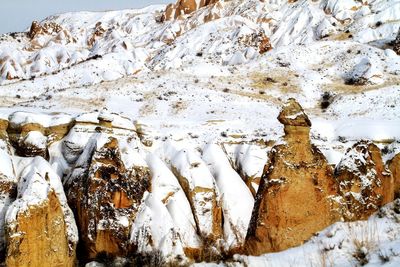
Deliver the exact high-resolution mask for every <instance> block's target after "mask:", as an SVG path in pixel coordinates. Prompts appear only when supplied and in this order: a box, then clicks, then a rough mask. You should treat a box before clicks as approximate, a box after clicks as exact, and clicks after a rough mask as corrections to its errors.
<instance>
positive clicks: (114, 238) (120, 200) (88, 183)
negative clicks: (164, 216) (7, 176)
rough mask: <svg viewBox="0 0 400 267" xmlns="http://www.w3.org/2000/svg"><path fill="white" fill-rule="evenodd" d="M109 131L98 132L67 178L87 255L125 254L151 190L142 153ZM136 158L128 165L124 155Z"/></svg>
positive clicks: (85, 257) (84, 256) (68, 189)
mask: <svg viewBox="0 0 400 267" xmlns="http://www.w3.org/2000/svg"><path fill="white" fill-rule="evenodd" d="M122 150H124V151H125V152H124V153H125V154H127V155H125V154H121V148H120V143H119V142H118V141H117V139H116V138H114V137H111V136H109V135H108V134H105V133H97V134H94V135H93V136H92V137H91V138H90V139H89V141H88V144H87V145H86V147H85V149H84V151H83V152H82V154H81V155H80V157H79V159H78V160H77V162H76V163H75V166H74V169H73V170H72V172H71V175H70V176H69V177H68V178H67V179H66V181H65V187H66V192H67V197H68V203H69V204H70V206H71V208H72V209H73V210H74V213H75V216H76V219H77V224H78V228H79V233H80V236H81V249H80V251H79V252H80V253H82V258H83V259H84V260H86V259H95V258H96V257H98V256H99V255H100V254H106V255H109V256H126V255H127V254H128V253H129V252H130V251H129V248H130V242H129V239H130V229H131V226H132V222H133V221H134V220H135V217H136V215H137V212H138V210H139V206H140V203H141V200H142V198H143V195H144V193H145V191H149V190H150V175H149V170H148V167H147V166H145V163H144V164H141V165H137V164H136V162H139V161H140V159H139V160H138V159H137V158H138V155H136V154H134V153H130V148H129V147H127V146H126V147H124V148H123V149H122ZM125 156H127V157H128V158H129V159H128V160H130V162H131V163H132V164H131V165H129V166H127V165H126V161H124V160H123V158H124V157H125Z"/></svg>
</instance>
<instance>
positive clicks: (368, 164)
mask: <svg viewBox="0 0 400 267" xmlns="http://www.w3.org/2000/svg"><path fill="white" fill-rule="evenodd" d="M335 178H336V180H337V183H338V185H339V194H340V195H341V196H342V197H343V198H344V200H345V202H346V205H347V209H348V211H347V212H346V213H345V214H344V218H345V219H346V220H348V221H356V220H365V219H367V218H368V217H369V216H370V215H372V213H374V212H375V211H377V210H378V208H379V207H381V206H382V205H385V204H387V203H389V202H391V201H393V199H394V184H393V176H392V174H391V173H390V171H389V170H387V169H386V168H385V165H384V163H383V162H382V156H381V151H380V149H379V148H378V147H377V146H376V145H375V144H373V143H371V142H368V141H360V142H358V143H356V144H354V145H353V147H351V148H349V149H348V150H347V151H346V154H345V155H344V157H343V158H342V160H341V161H340V163H339V164H338V165H337V166H336V169H335Z"/></svg>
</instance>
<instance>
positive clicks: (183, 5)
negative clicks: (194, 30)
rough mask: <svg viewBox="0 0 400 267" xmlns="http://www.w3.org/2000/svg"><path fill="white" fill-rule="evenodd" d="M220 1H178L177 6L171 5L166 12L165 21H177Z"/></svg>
mask: <svg viewBox="0 0 400 267" xmlns="http://www.w3.org/2000/svg"><path fill="white" fill-rule="evenodd" d="M217 2H218V0H200V1H196V0H178V2H176V4H169V5H168V6H167V8H166V10H165V19H166V20H171V19H177V18H179V17H180V16H182V15H188V14H190V13H192V12H194V11H196V10H198V9H200V8H202V7H205V6H208V5H212V4H215V3H217Z"/></svg>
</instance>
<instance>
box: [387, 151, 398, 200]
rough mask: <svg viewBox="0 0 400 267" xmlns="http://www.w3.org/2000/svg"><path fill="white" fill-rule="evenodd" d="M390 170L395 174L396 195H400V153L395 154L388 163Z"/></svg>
mask: <svg viewBox="0 0 400 267" xmlns="http://www.w3.org/2000/svg"><path fill="white" fill-rule="evenodd" d="M388 165H389V169H390V172H391V173H392V175H393V189H394V196H395V197H396V198H398V197H400V153H399V154H397V155H395V156H394V157H393V158H392V159H391V160H390V161H389V163H388Z"/></svg>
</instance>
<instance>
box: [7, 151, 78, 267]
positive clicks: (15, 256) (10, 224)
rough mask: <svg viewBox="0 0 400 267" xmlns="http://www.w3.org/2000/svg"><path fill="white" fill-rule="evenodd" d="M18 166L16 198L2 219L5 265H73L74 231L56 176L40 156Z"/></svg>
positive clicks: (69, 211)
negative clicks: (4, 225) (3, 225)
mask: <svg viewBox="0 0 400 267" xmlns="http://www.w3.org/2000/svg"><path fill="white" fill-rule="evenodd" d="M19 165H20V167H21V170H22V172H21V173H20V174H18V176H19V177H20V178H19V183H18V195H17V199H16V200H15V201H14V202H13V203H12V204H11V205H10V207H9V208H8V210H7V214H6V220H5V221H6V233H7V254H6V264H7V266H75V260H76V257H75V254H76V245H77V242H78V232H77V228H76V224H75V220H74V216H73V214H72V211H71V210H70V208H69V207H68V205H67V201H66V198H65V194H64V191H63V188H62V184H61V180H60V177H58V175H57V174H55V173H54V172H53V171H52V169H51V167H50V165H49V164H48V163H47V162H46V161H45V160H44V159H43V158H41V157H36V158H33V159H22V160H21V162H19ZM22 166H25V167H22Z"/></svg>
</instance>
